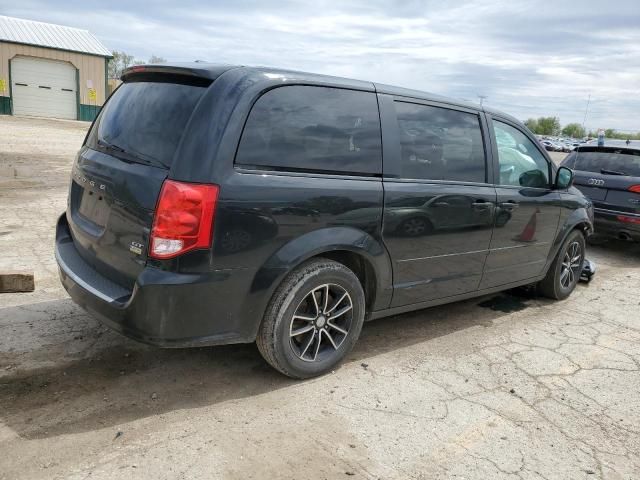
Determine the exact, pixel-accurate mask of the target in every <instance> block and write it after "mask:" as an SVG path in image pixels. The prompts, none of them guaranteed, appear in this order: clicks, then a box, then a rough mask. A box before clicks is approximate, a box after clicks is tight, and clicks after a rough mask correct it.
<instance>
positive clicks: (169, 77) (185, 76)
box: [120, 62, 237, 86]
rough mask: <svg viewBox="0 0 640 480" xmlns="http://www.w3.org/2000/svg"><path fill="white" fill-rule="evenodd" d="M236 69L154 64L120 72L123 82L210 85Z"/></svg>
mask: <svg viewBox="0 0 640 480" xmlns="http://www.w3.org/2000/svg"><path fill="white" fill-rule="evenodd" d="M232 68H237V67H235V66H233V65H217V64H212V63H198V62H193V63H185V64H156V65H134V66H132V67H128V68H126V69H125V70H124V71H123V72H122V76H121V77H120V79H121V80H122V81H123V82H131V81H144V80H151V79H152V78H153V79H154V80H157V79H159V78H162V79H163V80H165V81H178V82H180V83H190V84H196V85H202V86H207V85H210V84H211V83H212V82H213V81H214V80H215V79H216V78H218V77H219V76H220V75H222V74H223V73H224V72H226V71H227V70H231V69H232Z"/></svg>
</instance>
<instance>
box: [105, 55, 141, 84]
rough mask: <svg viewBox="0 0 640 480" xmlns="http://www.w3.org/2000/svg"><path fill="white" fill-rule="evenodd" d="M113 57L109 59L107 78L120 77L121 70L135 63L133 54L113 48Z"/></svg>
mask: <svg viewBox="0 0 640 480" xmlns="http://www.w3.org/2000/svg"><path fill="white" fill-rule="evenodd" d="M111 55H113V58H112V59H110V60H109V78H120V76H121V75H122V71H123V70H124V69H125V68H127V67H130V66H131V65H133V64H134V63H135V60H134V57H133V55H129V54H127V53H125V52H118V51H117V50H114V51H113V52H111Z"/></svg>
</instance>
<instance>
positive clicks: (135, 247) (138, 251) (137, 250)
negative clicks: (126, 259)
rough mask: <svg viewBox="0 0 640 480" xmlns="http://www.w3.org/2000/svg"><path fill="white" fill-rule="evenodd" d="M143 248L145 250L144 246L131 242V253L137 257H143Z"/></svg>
mask: <svg viewBox="0 0 640 480" xmlns="http://www.w3.org/2000/svg"><path fill="white" fill-rule="evenodd" d="M143 248H144V245H142V244H141V243H138V242H131V243H130V244H129V251H130V252H132V253H135V254H136V255H141V254H142V249H143Z"/></svg>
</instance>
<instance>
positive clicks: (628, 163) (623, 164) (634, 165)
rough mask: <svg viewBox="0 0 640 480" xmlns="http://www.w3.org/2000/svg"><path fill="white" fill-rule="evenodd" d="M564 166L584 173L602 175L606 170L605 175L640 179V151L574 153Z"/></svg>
mask: <svg viewBox="0 0 640 480" xmlns="http://www.w3.org/2000/svg"><path fill="white" fill-rule="evenodd" d="M562 164H563V165H564V166H566V167H569V168H572V169H574V170H582V171H584V172H596V173H602V170H604V171H605V173H606V171H613V172H618V173H622V174H625V175H629V176H631V177H640V151H636V152H628V153H625V152H622V151H610V152H574V153H572V154H571V156H570V157H568V158H567V160H566V161H564V162H562Z"/></svg>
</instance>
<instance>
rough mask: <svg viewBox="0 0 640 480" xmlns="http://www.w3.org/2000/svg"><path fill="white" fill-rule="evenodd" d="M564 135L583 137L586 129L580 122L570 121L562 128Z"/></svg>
mask: <svg viewBox="0 0 640 480" xmlns="http://www.w3.org/2000/svg"><path fill="white" fill-rule="evenodd" d="M562 135H564V136H565V137H571V138H583V137H584V135H585V131H584V128H582V125H580V124H579V123H569V124H567V125H565V127H564V128H563V129H562Z"/></svg>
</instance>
